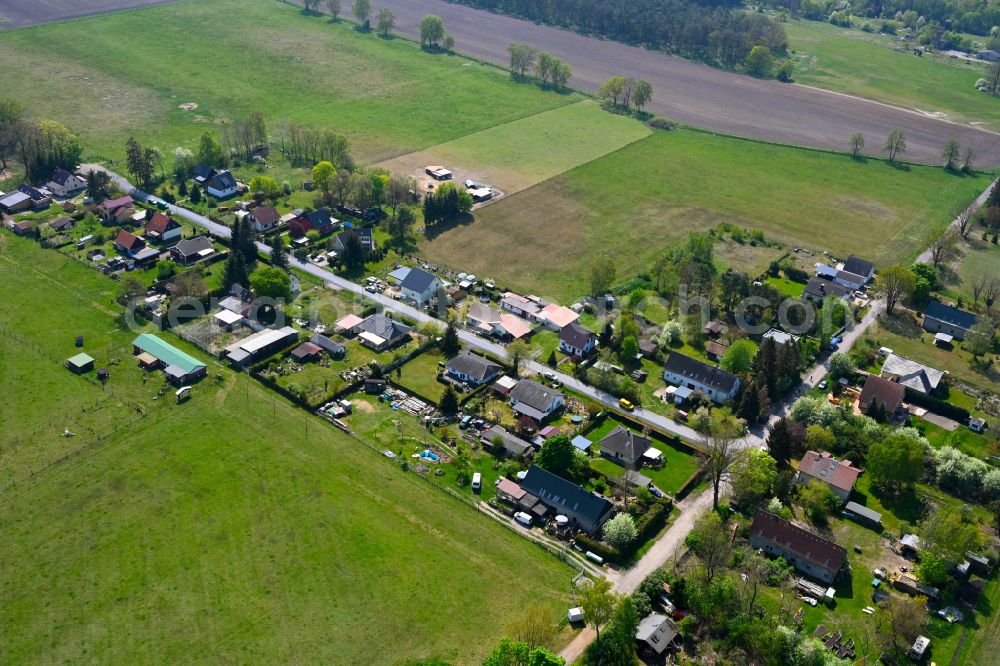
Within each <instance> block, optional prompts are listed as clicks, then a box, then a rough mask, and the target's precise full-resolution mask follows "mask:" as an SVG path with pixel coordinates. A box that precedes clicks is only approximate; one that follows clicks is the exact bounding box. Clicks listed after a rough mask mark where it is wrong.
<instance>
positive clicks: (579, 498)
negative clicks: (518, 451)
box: [521, 465, 611, 532]
mask: <svg viewBox="0 0 1000 666" xmlns="http://www.w3.org/2000/svg"><path fill="white" fill-rule="evenodd" d="M521 488H523V489H524V490H525V491H527V492H529V493H531V494H532V495H535V496H536V497H538V499H540V500H541V501H542V502H543V503H544V504H545V505H546V506H548V507H550V508H551V509H552V510H553V511H555V512H556V513H562V514H565V515H567V516H568V517H570V518H574V519H576V521H577V522H578V523H579V524H580V526H581V527H582V528H583V529H584V530H586V531H588V532H589V531H593V530H595V529H596V528H597V527H599V526H600V524H601V523H602V522H603V521H604V519H605V518H606V517H607V516H609V515H610V514H611V502H609V501H608V500H607V499H606V498H604V497H602V496H600V495H596V494H594V493H591V492H587V491H586V490H584V489H583V488H581V487H580V486H578V485H576V484H575V483H570V482H569V481H567V480H566V479H563V478H562V477H558V476H556V475H555V474H552V473H551V472H547V471H545V470H544V469H542V468H541V467H538V466H536V465H532V466H531V468H530V469H529V470H528V473H527V475H525V477H524V481H522V482H521Z"/></svg>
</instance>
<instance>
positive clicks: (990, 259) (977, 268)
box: [944, 227, 1000, 307]
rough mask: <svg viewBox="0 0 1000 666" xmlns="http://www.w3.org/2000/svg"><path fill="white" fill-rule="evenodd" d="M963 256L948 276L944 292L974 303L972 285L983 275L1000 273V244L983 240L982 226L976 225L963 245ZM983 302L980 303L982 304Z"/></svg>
mask: <svg viewBox="0 0 1000 666" xmlns="http://www.w3.org/2000/svg"><path fill="white" fill-rule="evenodd" d="M963 252H964V254H963V256H962V258H961V259H960V260H959V262H958V264H957V265H956V267H955V268H956V270H955V274H954V275H949V276H947V277H948V279H949V280H950V281H949V283H948V284H946V285H945V286H946V287H947V289H946V290H945V292H944V293H946V294H947V295H948V296H950V297H952V298H955V299H958V298H962V299H963V300H965V301H966V303H968V304H970V305H969V307H971V303H972V285H973V284H975V282H976V281H977V280H979V278H981V277H982V276H983V275H998V274H1000V268H998V267H1000V245H996V244H994V243H991V242H989V241H984V240H982V228H981V227H976V228H974V229H973V230H972V232H971V233H970V234H969V240H968V242H967V243H966V244H965V245H964V247H963ZM981 305H982V303H980V306H981Z"/></svg>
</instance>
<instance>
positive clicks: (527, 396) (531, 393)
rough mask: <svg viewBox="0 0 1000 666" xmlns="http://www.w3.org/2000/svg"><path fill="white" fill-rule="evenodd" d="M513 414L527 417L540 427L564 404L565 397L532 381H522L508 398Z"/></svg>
mask: <svg viewBox="0 0 1000 666" xmlns="http://www.w3.org/2000/svg"><path fill="white" fill-rule="evenodd" d="M508 398H509V399H510V404H511V407H512V408H513V410H514V413H515V414H518V415H519V416H522V417H527V418H528V419H530V420H531V421H533V422H534V423H536V424H538V425H541V424H542V423H544V422H545V421H546V420H548V418H549V417H551V416H552V414H554V413H555V412H556V411H557V410H559V409H560V408H561V407H562V406H563V405H564V404H565V402H566V396H565V395H563V394H562V393H560V392H558V391H556V390H555V389H551V388H549V387H548V386H544V385H543V384H539V383H538V382H536V381H535V380H533V379H522V380H521V381H519V382H518V383H517V386H515V387H514V388H513V389H512V390H511V392H510V395H509V396H508Z"/></svg>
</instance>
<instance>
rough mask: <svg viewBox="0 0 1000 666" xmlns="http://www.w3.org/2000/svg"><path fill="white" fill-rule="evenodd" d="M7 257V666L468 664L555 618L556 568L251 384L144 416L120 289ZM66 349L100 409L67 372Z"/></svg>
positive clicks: (213, 374)
mask: <svg viewBox="0 0 1000 666" xmlns="http://www.w3.org/2000/svg"><path fill="white" fill-rule="evenodd" d="M2 239H3V244H4V247H3V249H2V250H0V280H2V281H3V283H4V285H5V286H4V294H5V298H4V299H2V301H0V329H3V331H4V333H5V334H4V335H2V336H0V368H2V370H0V372H2V375H3V377H4V378H5V379H7V380H8V381H10V382H12V383H13V382H16V385H17V386H18V387H19V390H18V391H14V392H12V393H11V395H10V396H8V399H7V400H5V401H4V404H3V406H2V407H0V410H2V411H0V439H2V441H3V443H4V446H3V470H4V476H3V479H2V481H3V485H2V489H3V490H2V493H0V506H2V509H3V510H2V512H0V514H2V516H3V517H2V518H0V530H2V531H3V533H4V534H5V535H7V538H5V539H4V540H3V543H2V544H0V562H3V563H4V570H5V571H6V572H7V574H6V575H5V576H4V577H3V579H2V580H0V596H2V597H3V598H4V599H5V603H4V604H3V606H2V608H0V623H2V624H3V625H4V627H5V628H6V630H5V631H4V632H3V635H2V637H0V650H2V652H3V653H4V654H5V655H6V659H7V660H8V661H12V662H48V661H78V660H80V659H81V658H83V659H92V660H96V661H105V662H106V661H123V662H135V661H147V660H150V659H155V660H157V661H184V660H187V659H189V657H190V655H191V654H199V655H204V656H206V657H207V658H209V659H212V660H216V661H244V662H245V661H269V662H270V661H326V662H337V663H345V664H346V663H351V664H360V663H365V664H368V663H375V662H382V663H385V662H395V661H398V660H404V661H405V660H409V659H417V658H425V657H428V656H432V655H433V656H437V657H440V658H442V659H445V660H447V661H450V662H454V663H463V664H465V663H478V661H479V660H480V659H481V658H482V656H483V654H484V653H485V651H486V650H487V649H488V648H489V646H490V645H492V643H493V642H494V641H496V640H497V639H498V638H499V635H500V632H501V631H502V630H503V629H502V627H503V625H504V623H505V622H506V619H507V618H510V617H512V616H513V615H514V614H516V613H518V612H520V611H521V610H522V608H523V606H524V604H525V603H526V602H525V600H526V599H529V598H530V599H532V600H533V601H541V602H542V603H546V604H550V605H551V606H552V607H553V610H556V609H557V608H562V607H564V606H565V601H566V600H565V599H563V598H562V597H563V592H561V591H562V590H565V589H566V588H567V586H568V583H569V580H570V577H571V576H572V571H571V570H570V569H568V568H564V566H563V565H562V564H560V563H559V562H558V561H557V560H556V559H554V558H552V557H551V556H549V555H547V554H546V553H544V552H543V551H542V550H540V549H538V548H536V547H534V546H532V545H531V544H529V543H527V542H525V541H524V540H522V539H520V538H519V537H517V536H516V535H514V534H513V533H512V532H510V531H508V530H506V529H505V528H503V527H501V526H499V525H496V524H494V523H493V522H491V521H489V520H486V519H484V518H483V517H482V515H480V514H479V513H478V512H476V511H474V510H473V509H471V508H469V507H467V506H465V505H463V504H461V503H459V502H455V501H453V500H452V499H450V498H448V497H447V496H446V495H445V494H443V493H441V492H440V491H439V490H436V489H434V488H433V487H432V486H430V485H428V484H427V483H426V482H425V481H424V480H422V479H420V478H419V477H418V476H417V475H415V474H410V473H405V472H403V471H402V470H401V469H400V468H399V467H398V465H396V464H395V463H392V462H390V461H389V460H387V459H386V458H384V457H382V456H381V455H379V454H378V453H377V452H376V451H373V450H372V449H370V448H369V447H368V446H365V445H364V444H362V443H361V442H359V441H358V440H355V439H352V438H350V437H348V436H347V435H345V434H343V433H341V432H340V431H338V430H336V429H334V428H333V427H332V426H330V425H328V424H326V423H325V422H323V421H321V420H319V419H316V418H315V417H312V416H309V415H308V414H306V413H305V412H303V411H301V410H298V409H295V408H293V407H292V406H291V405H290V404H289V403H287V402H286V401H284V400H282V399H281V398H280V397H277V396H275V394H273V393H271V392H268V391H266V390H265V389H264V388H263V387H261V386H260V385H259V384H257V383H256V382H253V381H252V380H250V379H249V378H247V377H246V376H245V375H242V374H234V373H232V372H230V371H229V370H226V369H224V368H222V367H221V366H218V365H217V364H215V363H214V362H210V365H209V377H208V378H206V379H205V380H203V381H202V382H200V383H198V384H197V385H196V386H195V388H194V392H193V396H192V398H191V399H190V400H188V401H187V402H185V403H181V404H177V403H176V401H175V400H174V399H173V395H172V393H167V394H166V396H165V397H163V398H159V399H158V392H159V389H160V388H161V386H162V382H163V380H162V378H161V377H159V376H157V375H155V374H151V375H150V377H149V380H148V382H146V383H143V381H142V372H141V370H140V369H139V368H138V367H137V366H136V365H135V364H134V362H133V360H132V359H131V345H130V343H131V339H132V336H133V335H134V333H133V332H131V331H125V330H124V329H122V328H121V326H120V319H119V316H118V314H119V312H118V308H117V307H116V306H114V305H113V289H114V283H113V282H112V281H110V280H108V279H106V278H104V277H102V276H100V275H99V274H98V273H96V272H95V271H92V270H90V269H87V268H85V267H83V266H81V265H80V264H77V263H75V262H72V261H70V260H68V259H66V258H65V257H63V256H61V255H59V254H58V253H55V252H47V251H43V250H40V249H38V247H37V246H36V245H35V244H34V243H32V242H31V241H27V240H21V239H17V238H14V237H12V236H10V235H9V234H7V233H6V232H3V233H2ZM29 313H30V314H29ZM12 329H16V331H17V337H14V336H12V335H9V333H10V331H11V330H12ZM75 335H84V338H85V342H84V347H83V349H84V350H85V351H87V352H89V353H90V354H91V355H92V356H94V358H95V359H96V361H97V366H98V367H103V366H105V365H107V366H108V367H110V369H111V380H110V381H109V383H108V387H107V388H108V389H109V391H113V392H114V395H112V394H111V393H109V392H105V391H104V390H102V389H101V388H100V387H99V386H98V385H97V384H96V383H94V382H91V381H88V378H87V377H86V376H84V377H78V376H75V375H72V374H70V373H69V372H68V371H67V370H65V369H64V368H62V367H61V362H62V359H64V358H66V357H68V356H70V355H72V354H74V353H76V351H78V350H77V349H76V348H75V347H74V342H73V340H74V337H75ZM164 335H168V336H169V334H164ZM171 341H172V342H177V341H176V339H173V338H171ZM178 344H182V343H178ZM193 353H194V354H195V355H196V356H198V357H199V358H202V359H205V356H204V355H203V354H201V353H200V352H197V351H194V352H193ZM89 376H90V377H93V373H90V375H89ZM137 405H138V406H140V407H141V408H142V409H141V410H139V409H137V407H136V406H137ZM64 428H68V429H70V430H71V431H73V432H74V433H75V436H74V437H63V436H62V433H63V429H64ZM99 435H100V437H99ZM345 536H349V537H350V538H345ZM487 604H488V605H489V607H490V617H491V622H488V623H484V622H482V612H483V608H484V607H485V605H487ZM492 620H495V621H492ZM372 635H393V636H399V637H405V640H396V641H390V642H376V643H373V642H372V641H371V640H370V639H371V636H372Z"/></svg>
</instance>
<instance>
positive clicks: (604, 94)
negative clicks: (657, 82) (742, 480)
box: [600, 76, 653, 111]
mask: <svg viewBox="0 0 1000 666" xmlns="http://www.w3.org/2000/svg"><path fill="white" fill-rule="evenodd" d="M600 95H601V99H603V100H604V101H606V102H610V103H611V105H612V106H615V107H617V108H622V109H625V110H626V111H628V110H629V108H630V107H631V105H632V104H635V110H636V111H642V107H644V106H646V104H648V103H649V101H650V100H651V99H653V84H651V83H650V82H649V81H644V80H642V79H638V80H637V79H633V78H632V77H631V76H612V77H611V78H610V79H608V80H607V81H605V82H604V84H603V85H602V86H601V90H600Z"/></svg>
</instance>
